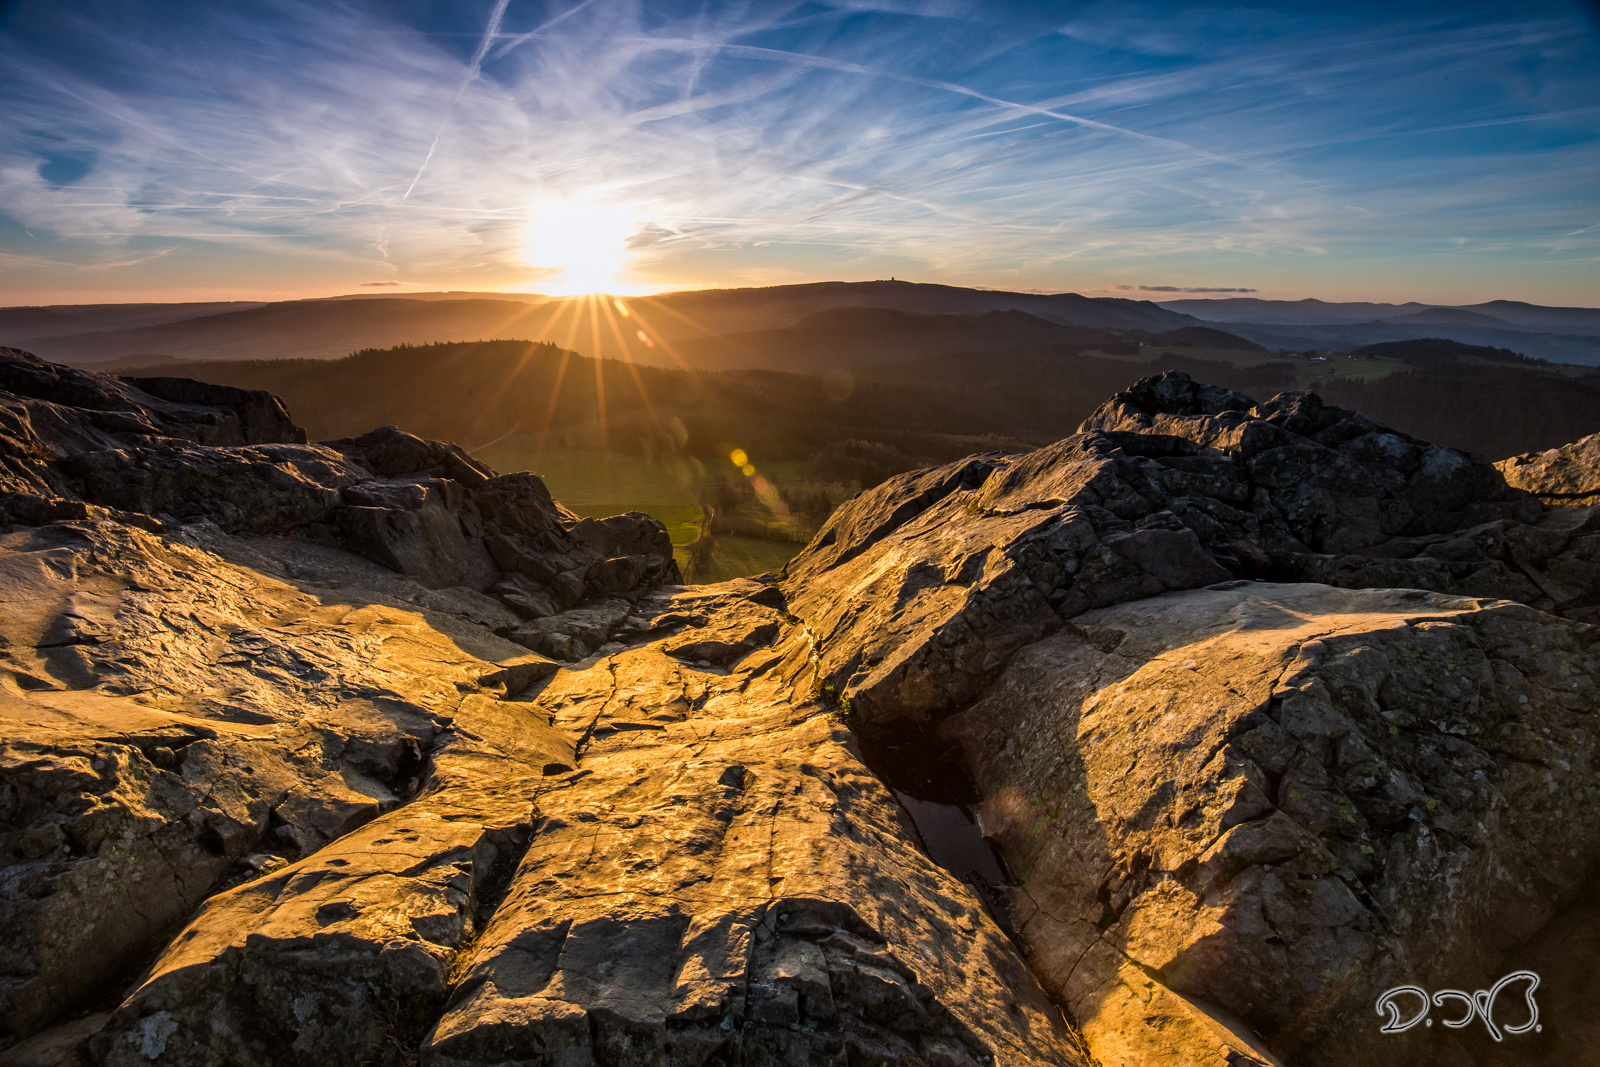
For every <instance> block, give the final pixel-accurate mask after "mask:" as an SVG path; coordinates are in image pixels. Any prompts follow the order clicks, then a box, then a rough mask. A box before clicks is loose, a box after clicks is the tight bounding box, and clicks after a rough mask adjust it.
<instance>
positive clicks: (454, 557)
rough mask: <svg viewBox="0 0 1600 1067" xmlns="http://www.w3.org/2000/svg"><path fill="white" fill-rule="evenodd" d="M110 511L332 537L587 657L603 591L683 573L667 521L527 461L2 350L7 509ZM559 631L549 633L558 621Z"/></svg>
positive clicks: (153, 522) (212, 389)
mask: <svg viewBox="0 0 1600 1067" xmlns="http://www.w3.org/2000/svg"><path fill="white" fill-rule="evenodd" d="M107 518H110V519H116V520H118V521H122V522H125V523H130V524H133V525H137V526H143V527H146V528H149V529H156V530H159V529H161V528H162V527H163V526H164V525H182V524H185V523H194V522H210V523H213V524H215V525H217V526H219V527H221V528H222V529H223V530H225V531H227V532H230V533H249V534H272V535H279V536H288V537H295V538H306V539H316V540H323V541H331V542H333V543H336V544H339V545H342V546H343V547H346V548H349V549H351V550H352V551H355V552H357V553H360V554H361V555H363V556H365V557H367V558H368V559H371V560H374V561H376V562H378V563H381V564H383V565H384V566H385V567H388V568H390V569H391V570H394V571H396V572H399V573H400V574H403V575H405V576H407V577H408V578H411V579H414V580H415V581H417V582H420V583H421V584H423V585H425V586H427V587H429V588H432V589H440V590H443V589H467V590H472V591H475V592H479V593H486V594H489V595H492V596H494V597H496V598H498V599H499V600H500V601H501V603H502V604H503V605H504V606H505V607H506V609H507V610H508V611H510V612H511V613H513V615H514V618H512V619H511V620H510V621H508V622H507V623H506V624H505V625H504V626H503V627H502V629H503V630H504V631H506V632H510V631H511V630H513V629H516V628H517V623H518V622H519V621H523V622H527V621H529V620H539V625H538V627H536V630H537V632H532V631H530V632H528V635H527V639H528V641H529V642H530V643H531V644H530V647H534V648H538V649H543V648H553V647H559V648H563V649H567V650H568V652H569V654H570V655H571V656H572V657H573V658H578V657H581V656H583V655H588V654H589V652H590V651H591V650H592V649H593V648H594V647H596V646H597V645H598V644H601V643H603V639H602V640H601V641H590V640H586V639H583V638H582V637H579V638H578V639H576V640H569V639H568V638H569V637H571V636H573V635H575V634H577V632H578V631H584V632H587V629H588V628H587V627H586V626H585V623H584V620H583V619H582V618H581V617H572V618H564V616H565V615H566V614H567V613H568V612H570V611H572V610H574V609H582V608H583V607H584V606H585V602H586V601H589V600H593V599H596V598H610V599H614V598H618V597H620V598H622V599H624V600H631V599H637V597H638V596H639V595H640V594H641V593H642V591H644V590H646V589H649V588H652V587H654V586H657V585H660V584H661V583H663V582H667V581H675V580H677V579H678V571H677V565H676V564H675V563H674V562H673V558H672V544H671V541H670V539H669V538H668V536H667V533H666V529H665V527H663V526H662V525H661V523H659V522H657V521H655V520H654V519H652V518H650V517H649V516H648V515H643V514H640V513H637V512H630V513H628V514H626V515H619V516H614V517H612V518H607V519H580V518H579V517H578V516H576V515H574V514H572V513H571V512H569V511H567V510H566V509H565V508H563V507H561V506H560V505H559V504H557V503H556V502H555V501H554V500H552V499H551V497H550V492H549V490H548V489H547V488H546V487H545V485H544V483H543V482H542V481H541V480H540V479H539V478H538V476H537V475H534V474H531V473H517V474H505V475H501V474H496V473H495V472H494V471H493V470H491V469H490V468H488V467H487V466H485V465H484V464H482V463H479V462H478V461H476V460H474V459H473V458H472V457H471V456H469V455H468V454H467V453H466V452H464V451H462V449H461V448H459V447H458V446H456V445H452V444H446V443H444V442H440V441H427V440H424V439H422V438H420V437H417V436H416V435H414V434H410V433H406V432H405V431H404V430H401V429H399V428H398V427H395V426H384V427H380V428H379V429H376V430H373V431H371V432H369V433H366V434H362V435H361V436H359V437H351V438H343V439H340V440H336V441H328V442H324V443H322V444H318V445H311V444H307V443H306V434H305V431H303V430H301V429H299V428H298V427H296V426H295V425H294V424H293V423H292V422H290V421H289V416H288V413H287V411H286V410H285V409H284V407H283V404H282V402H281V401H280V400H278V398H276V397H274V396H272V395H271V394H270V393H265V392H261V391H259V390H246V389H234V388H231V387H228V386H219V385H211V384H208V383H205V382H196V381H191V380H189V379H186V378H127V379H122V378H114V377H110V376H108V375H103V374H95V373H93V372H89V371H80V370H75V369H72V368H69V367H62V366H58V365H56V364H53V363H48V362H46V361H44V360H41V359H38V358H37V357H35V356H31V355H29V354H28V353H25V352H19V351H16V350H14V349H0V524H8V525H9V524H18V525H40V524H43V523H48V522H53V521H58V520H72V519H90V520H98V519H107ZM550 634H554V635H555V636H554V637H551V636H549V635H550Z"/></svg>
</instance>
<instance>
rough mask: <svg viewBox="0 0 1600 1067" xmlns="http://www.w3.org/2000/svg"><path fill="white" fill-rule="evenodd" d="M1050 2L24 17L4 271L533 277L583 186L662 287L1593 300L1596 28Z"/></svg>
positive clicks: (5, 197) (244, 279) (72, 12)
mask: <svg viewBox="0 0 1600 1067" xmlns="http://www.w3.org/2000/svg"><path fill="white" fill-rule="evenodd" d="M430 11H434V13H433V14H429V13H428V12H430ZM1049 14H1050V13H1049V12H1040V11H1039V5H1027V4H1014V5H1008V4H1005V3H998V4H994V3H991V4H979V3H977V2H972V3H962V2H957V0H941V2H937V3H926V4H922V3H911V2H904V3H901V2H894V3H888V2H884V3H866V2H862V3H849V4H841V3H836V4H800V3H789V2H777V3H761V2H759V0H758V2H755V3H741V4H727V3H723V4H716V3H677V2H651V3H645V2H643V0H560V2H550V3H544V2H539V0H481V2H480V3H477V4H476V5H457V6H453V7H451V8H450V10H449V11H448V12H446V13H444V14H439V13H438V12H437V11H435V10H434V9H431V8H426V7H423V6H420V5H417V6H411V5H406V4H398V5H397V4H377V3H375V2H374V3H351V2H337V0H336V2H333V3H314V4H313V3H306V2H300V0H272V2H268V3H264V4H260V5H254V6H251V7H248V8H246V7H242V6H234V5H210V4H201V3H198V2H195V0H176V2H167V3H162V4H156V3H155V2H154V0H122V2H120V3H115V4H113V3H110V2H109V0H91V2H89V3H85V4H81V5H72V6H68V5H48V4H45V3H44V2H42V0H36V2H31V3H24V4H23V5H22V6H21V9H20V10H19V11H18V13H17V14H16V16H15V17H14V19H13V20H12V23H11V24H10V26H9V28H8V30H7V31H6V32H5V33H4V35H3V36H0V93H3V94H4V99H5V100H6V101H7V103H8V110H9V112H10V114H11V115H12V116H13V127H14V128H15V130H16V131H17V133H16V134H15V135H14V136H12V137H10V138H8V139H7V140H6V142H5V144H4V145H0V213H3V214H4V216H6V217H8V218H9V219H10V220H12V223H13V224H14V226H13V227H8V226H7V225H5V224H3V223H0V250H3V251H4V252H6V253H7V254H8V255H10V256H12V257H13V258H11V259H8V260H5V261H3V262H0V285H3V286H5V287H6V288H7V289H9V290H10V291H12V292H27V291H32V290H36V289H39V288H41V287H44V285H45V284H46V283H48V284H53V285H57V286H59V287H63V288H70V287H72V286H74V285H82V286H83V287H84V288H85V289H88V288H93V287H95V286H103V285H104V284H105V279H106V278H108V277H111V276H116V277H118V278H119V279H126V280H127V284H128V285H135V284H138V283H139V280H140V279H146V280H147V281H148V283H149V284H151V285H156V284H169V285H181V284H190V285H194V284H197V282H196V279H200V278H211V279H219V278H220V279H225V280H226V281H227V282H228V284H232V285H235V286H238V287H241V288H248V287H250V286H251V285H254V286H256V287H257V288H261V289H268V288H270V289H279V288H283V287H285V286H292V285H296V284H298V285H302V286H305V287H307V288H317V287H321V290H322V291H327V289H328V288H329V287H333V288H338V287H340V286H344V287H352V286H357V285H361V284H364V283H362V282H360V281H359V279H361V278H362V277H371V276H372V274H373V273H374V270H375V268H380V275H381V273H384V272H390V271H392V272H394V276H395V279H396V281H397V283H398V282H399V281H402V280H403V281H404V282H407V283H410V282H420V283H423V284H430V285H440V286H447V287H455V288H459V287H463V286H464V285H465V284H467V283H469V282H470V284H471V285H473V286H479V287H503V286H513V285H516V284H519V283H521V282H528V281H532V280H536V279H537V278H538V277H539V276H540V275H539V272H537V271H535V270H534V269H533V266H532V265H530V264H528V263H527V262H526V260H525V254H524V253H525V244H526V233H527V230H528V226H529V222H530V219H531V218H532V217H533V216H534V215H535V214H536V213H537V212H538V211H539V210H540V207H541V205H547V204H549V203H552V202H559V201H578V200H581V201H583V202H585V203H602V204H606V205H610V206H611V208H612V209H614V210H615V211H617V212H621V213H624V214H625V215H626V217H627V218H628V219H629V220H630V224H631V225H632V226H633V227H634V232H635V236H634V237H633V239H631V240H630V241H629V243H628V250H627V253H626V254H627V256H628V257H629V261H630V263H631V264H632V268H633V273H634V276H635V278H636V279H637V280H639V281H641V282H645V283H651V282H653V283H655V284H671V283H685V284H730V283H731V284H738V283H749V282H760V281H770V280H781V279H787V278H800V277H810V278H814V277H830V276H832V277H839V276H845V277H860V276H868V277H871V276H878V275H882V276H887V275H888V274H896V275H899V276H916V277H924V278H928V279H930V280H933V279H937V280H946V281H952V282H957V283H979V284H995V285H1007V284H1009V285H1015V286H1018V287H1025V288H1046V289H1063V288H1090V287H1094V286H1106V287H1110V286H1119V287H1134V288H1139V289H1143V290H1145V291H1150V292H1208V291H1221V290H1214V289H1212V288H1210V287H1208V286H1206V285H1205V284H1204V282H1205V280H1206V279H1207V278H1208V277H1211V278H1214V277H1216V276H1217V275H1218V274H1226V275H1228V276H1232V277H1236V278H1239V280H1240V281H1241V282H1248V283H1249V284H1250V285H1252V286H1255V287H1256V288H1258V289H1268V288H1271V287H1272V286H1275V285H1281V281H1280V280H1281V279H1285V278H1289V279H1299V280H1300V281H1298V282H1297V284H1302V285H1321V286H1323V287H1324V289H1325V290H1327V291H1330V292H1332V291H1334V290H1346V291H1348V289H1349V287H1350V286H1352V285H1359V284H1368V285H1370V284H1375V283H1384V282H1385V281H1387V283H1388V284H1394V285H1398V284H1404V283H1407V282H1408V281H1410V282H1411V283H1413V284H1414V281H1415V279H1416V278H1417V277H1418V276H1419V271H1421V270H1425V269H1426V268H1427V266H1428V265H1429V264H1432V265H1434V269H1435V272H1436V273H1437V274H1439V276H1440V277H1441V278H1445V279H1446V280H1448V279H1450V278H1456V277H1470V278H1474V279H1475V278H1478V277H1480V276H1481V277H1482V278H1483V279H1484V282H1483V283H1484V284H1488V283H1489V282H1492V281H1493V279H1494V278H1495V277H1496V276H1503V277H1505V278H1506V279H1507V284H1511V283H1512V281H1513V280H1514V279H1515V278H1517V277H1523V278H1527V277H1540V278H1543V277H1546V276H1548V277H1556V276H1558V275H1559V274H1560V273H1561V271H1562V270H1564V269H1566V270H1567V271H1568V273H1569V274H1573V275H1574V277H1575V279H1576V280H1569V283H1568V288H1569V289H1571V290H1572V291H1574V292H1576V291H1578V290H1579V289H1581V288H1582V286H1583V285H1584V284H1587V285H1589V286H1590V287H1591V288H1593V286H1594V285H1595V284H1596V282H1595V279H1594V278H1593V277H1592V271H1591V274H1590V275H1589V276H1588V277H1587V280H1585V276H1584V273H1583V272H1584V270H1585V269H1587V268H1586V265H1587V264H1592V262H1593V260H1594V257H1595V256H1596V255H1597V253H1600V234H1597V233H1595V231H1594V230H1593V229H1592V223H1593V220H1594V218H1595V217H1597V213H1600V192H1597V190H1596V188H1595V183H1594V181H1593V175H1594V174H1595V173H1597V172H1600V110H1597V109H1596V108H1595V107H1594V105H1593V104H1592V101H1593V99H1595V90H1596V89H1597V88H1600V74H1597V73H1596V72H1597V70H1600V64H1597V63H1596V59H1597V58H1600V55H1597V53H1600V48H1597V45H1596V41H1595V38H1594V36H1593V34H1592V33H1590V32H1589V31H1588V30H1587V29H1585V28H1584V24H1583V23H1582V21H1581V15H1580V14H1579V12H1578V10H1577V8H1576V7H1574V8H1572V9H1570V10H1568V9H1563V8H1561V7H1559V6H1554V7H1549V8H1544V9H1539V10H1536V11H1530V10H1528V9H1526V8H1525V7H1512V6H1509V5H1507V6H1496V5H1476V6H1475V5H1468V6H1465V7H1463V6H1461V5H1452V6H1450V7H1440V8H1439V9H1437V10H1436V11H1430V10H1428V9H1426V8H1409V9H1407V10H1405V11H1403V12H1401V13H1399V14H1394V13H1391V10H1390V9H1376V8H1375V9H1373V10H1372V11H1363V10H1362V9H1360V8H1359V7H1358V8H1351V9H1348V10H1345V11H1342V12H1340V13H1337V14H1332V13H1327V12H1323V13H1318V14H1314V15H1306V14H1304V13H1302V12H1300V11H1299V10H1297V9H1294V8H1287V7H1286V8H1282V9H1266V8H1261V9H1248V10H1247V9H1239V8H1231V7H1230V8H1222V7H1216V8H1204V7H1194V6H1188V5H1185V6H1181V7H1180V6H1167V5H1147V6H1146V7H1143V8H1134V7H1128V6H1126V5H1103V6H1100V7H1095V6H1083V7H1078V8H1075V9H1074V14H1073V15H1072V17H1071V18H1070V19H1067V20H1061V19H1056V18H1052V17H1049ZM52 160H54V161H56V162H54V163H52V162H51V161H52ZM63 160H65V161H66V162H65V163H63V162H61V161H63ZM69 175H70V176H72V180H70V181H62V180H60V179H62V178H63V177H66V176H69ZM13 228H14V229H15V231H16V234H17V236H16V239H15V241H13V239H12V230H13ZM24 229H25V230H27V231H31V232H32V233H34V234H37V235H41V237H42V240H43V243H42V244H40V243H33V242H30V241H29V238H28V237H26V236H23V235H22V234H23V230H24ZM1454 238H1460V239H1461V243H1459V244H1458V243H1456V242H1455V241H1454V240H1453V239H1454ZM20 242H29V244H30V246H31V247H23V246H22V244H21V243H20ZM162 249H170V251H165V252H163V251H161V250H162ZM157 255H159V258H153V257H156V256H157ZM17 256H31V257H33V258H32V259H31V260H28V261H27V263H26V265H20V266H19V265H16V264H18V263H19V260H17V259H16V258H14V257H17ZM40 261H43V262H45V263H48V264H50V265H41V262H40ZM7 264H11V265H9V266H8V265H7ZM113 264H122V265H121V266H116V267H112V265H113ZM91 266H93V267H97V268H99V269H98V270H97V271H96V275H95V277H94V278H93V279H92V280H88V281H85V280H83V279H84V278H85V277H86V276H85V275H84V274H83V272H84V271H85V270H87V269H88V268H89V267H91ZM1152 267H1155V268H1157V269H1159V270H1160V271H1161V273H1162V274H1165V275H1166V276H1167V277H1169V278H1173V279H1174V282H1175V284H1174V286H1173V287H1171V288H1167V287H1144V286H1139V285H1138V283H1137V281H1136V279H1137V278H1138V276H1139V275H1140V274H1143V275H1144V276H1145V277H1149V272H1150V271H1151V269H1152ZM1529 271H1532V273H1531V274H1530V273H1529ZM1540 271H1543V272H1544V274H1539V272H1540ZM1496 272H1498V275H1497V274H1496ZM75 279H77V280H75ZM41 280H43V281H41ZM1269 280H1270V282H1271V284H1270V285H1269ZM1179 282H1182V283H1185V284H1176V283H1179ZM1474 284H1476V282H1475V283H1474ZM30 287H32V288H31V289H30ZM1238 291H1241V292H1248V291H1255V290H1254V289H1248V290H1247V289H1239V290H1238ZM1474 292H1476V291H1474ZM1504 292H1505V293H1506V294H1509V293H1510V292H1511V291H1510V290H1509V289H1506V290H1504ZM1399 295H1407V294H1399ZM1433 295H1435V296H1436V297H1443V296H1444V295H1446V294H1443V293H1438V294H1433ZM1462 295H1463V296H1464V297H1465V296H1468V295H1472V294H1470V293H1463V294H1462ZM1496 295H1500V294H1499V293H1497V294H1496ZM1596 298H1597V299H1600V293H1596Z"/></svg>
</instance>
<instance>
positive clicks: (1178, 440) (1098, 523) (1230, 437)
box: [786, 373, 1600, 722]
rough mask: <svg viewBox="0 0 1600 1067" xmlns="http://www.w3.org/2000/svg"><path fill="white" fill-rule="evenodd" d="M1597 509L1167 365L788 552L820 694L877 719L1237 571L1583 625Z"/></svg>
mask: <svg viewBox="0 0 1600 1067" xmlns="http://www.w3.org/2000/svg"><path fill="white" fill-rule="evenodd" d="M1597 523H1600V512H1597V513H1595V515H1594V516H1593V518H1591V517H1590V515H1589V513H1588V512H1578V511H1573V512H1572V513H1571V514H1565V515H1563V514H1554V513H1549V514H1547V513H1546V512H1545V511H1544V509H1543V508H1542V506H1541V505H1540V503H1539V501H1538V500H1537V499H1535V498H1534V497H1532V496H1530V495H1529V494H1528V493H1526V492H1524V491H1522V490H1519V489H1515V488H1512V487H1510V486H1508V485H1507V484H1506V483H1505V480H1504V479H1503V478H1502V477H1501V476H1500V473H1499V472H1498V471H1497V470H1496V469H1495V468H1494V467H1493V466H1492V465H1490V464H1489V463H1487V462H1486V461H1484V460H1483V459H1481V458H1480V457H1477V456H1473V455H1470V454H1467V453H1463V452H1459V451H1456V450H1453V449H1447V448H1442V447H1440V446H1437V445H1429V444H1427V443H1426V442H1422V441H1417V440H1416V439H1414V438H1410V437H1407V436H1405V435H1403V434H1399V433H1397V432H1395V431H1393V430H1390V429H1388V428H1386V427H1384V426H1382V425H1380V424H1378V423H1376V422H1374V421H1373V420H1371V419H1369V418H1367V417H1366V416H1364V415H1362V414H1360V413H1359V412H1350V411H1343V410H1340V409H1337V408H1329V407H1325V406H1324V405H1323V404H1322V402H1321V401H1320V400H1319V399H1318V398H1317V397H1316V396H1315V395H1313V394H1306V393H1293V394H1284V395H1282V396H1279V397H1276V398H1274V399H1273V400H1271V401H1269V402H1266V403H1263V404H1256V403H1255V402H1254V401H1252V400H1250V398H1249V397H1245V396H1241V395H1240V394H1237V393H1232V392H1228V391H1226V390H1219V389H1216V388H1215V387H1211V386H1202V385H1199V384H1197V383H1195V382H1192V381H1191V380H1189V378H1188V377H1187V376H1185V375H1182V374H1178V373H1169V374H1165V375H1160V376H1158V377H1155V378H1150V379H1146V380H1144V381H1142V382H1140V383H1139V384H1137V385H1135V386H1134V387H1133V388H1132V389H1130V390H1129V391H1128V392H1126V393H1120V394H1118V395H1117V396H1116V397H1114V398H1112V400H1110V401H1108V402H1107V403H1106V404H1105V405H1102V407H1101V408H1100V409H1099V410H1098V411H1097V412H1096V413H1095V414H1094V415H1093V416H1091V417H1090V419H1088V420H1087V421H1086V422H1085V423H1084V425H1083V427H1082V428H1081V429H1080V432H1079V433H1077V434H1075V435H1074V436H1072V437H1069V438H1066V439H1065V440H1063V441H1060V442H1057V443H1056V444H1053V445H1049V446H1047V447H1045V448H1041V449H1039V450H1038V451H1035V452H1031V453H1028V454H1026V455H1020V456H1007V455H989V456H976V457H972V458H970V459H966V460H962V461H960V462H957V463H952V464H949V465H947V466H945V467H941V468H936V469H934V470H931V471H917V472H912V473H909V474H903V475H899V476H897V477H895V478H891V479H889V480H888V481H886V482H884V483H883V484H881V485H879V486H877V487H876V488H874V489H872V490H870V491H868V492H866V493H863V494H861V495H860V496H859V497H857V498H856V499H854V500H852V501H850V502H849V503H847V504H845V505H844V506H842V507H841V508H839V509H838V510H837V511H836V512H835V513H834V514H833V516H831V517H830V518H829V520H828V522H827V523H826V524H825V525H824V526H823V528H822V530H821V531H819V533H818V534H817V536H816V538H815V539H814V540H813V541H812V543H811V544H810V545H808V546H807V547H806V549H805V550H804V551H803V552H801V553H800V554H799V555H798V556H797V557H795V559H794V560H793V561H792V562H791V563H790V564H789V566H788V568H787V572H786V573H787V582H786V588H788V589H789V590H790V592H791V600H792V602H793V604H794V610H795V613H796V614H797V615H799V616H801V617H802V618H804V619H805V620H806V622H807V624H808V625H809V626H810V628H811V632H812V634H813V635H814V637H815V639H816V642H817V646H818V650H817V651H818V660H817V665H816V673H817V679H818V684H819V685H820V686H821V687H822V688H823V689H825V690H827V691H831V692H834V693H836V694H838V695H839V696H840V697H841V698H843V699H847V700H848V701H849V703H850V706H851V708H852V709H854V710H856V711H858V712H859V713H860V714H861V715H863V716H864V717H865V721H868V722H887V721H891V720H894V719H920V718H926V717H928V716H929V715H937V714H939V713H942V712H944V711H948V710H950V709H953V708H955V707H958V706H960V705H961V704H963V703H965V702H968V701H971V700H973V699H975V698H976V697H977V696H978V695H979V694H980V693H981V691H982V689H983V687H984V686H985V685H986V684H987V683H988V681H989V680H990V679H992V678H993V677H994V676H995V674H996V672H997V671H998V670H999V668H1000V667H1001V666H1003V665H1004V663H1005V662H1006V660H1007V659H1008V658H1009V657H1010V655H1011V654H1012V653H1013V652H1015V651H1016V650H1017V649H1018V648H1020V647H1022V646H1023V645H1025V644H1028V643H1030V642H1031V641H1034V640H1037V639H1038V638H1039V637H1041V636H1043V635H1045V634H1048V633H1051V632H1053V631H1054V630H1056V629H1058V628H1060V626H1061V625H1062V624H1063V621H1064V620H1067V619H1071V618H1072V617H1073V616H1075V615H1077V614H1078V613H1080V612H1083V611H1086V610H1091V609H1094V608H1099V607H1106V606H1109V605H1112V604H1118V603H1123V602H1125V601H1130V600H1136V599H1139V598H1142V597H1149V596H1155V595H1158V594H1160V593H1163V592H1169V591H1173V590H1179V589H1189V588H1196V587H1199V586H1204V585H1208V584H1212V583H1215V582H1217V581H1221V580H1225V579H1229V578H1272V579H1278V580H1289V581H1316V582H1323V583H1327V584H1332V585H1340V586H1347V587H1352V588H1362V587H1372V586H1407V587H1413V588H1424V589H1431V590H1435V591H1439V592H1447V593H1454V594H1459V595H1471V596H1492V597H1502V598H1507V599H1514V600H1519V601H1522V602H1524V603H1528V604H1530V605H1532V606H1535V607H1538V608H1541V609H1545V610H1554V611H1558V612H1562V613H1567V614H1570V615H1572V617H1588V613H1590V612H1592V611H1593V610H1594V606H1595V605H1596V604H1597V603H1600V567H1596V566H1595V564H1594V562H1593V561H1592V560H1591V557H1592V556H1594V553H1595V547H1596V546H1595V544H1592V543H1591V542H1590V541H1589V540H1587V539H1588V538H1590V537H1591V536H1592V535H1593V534H1594V533H1595V532H1596V531H1600V525H1597Z"/></svg>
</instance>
